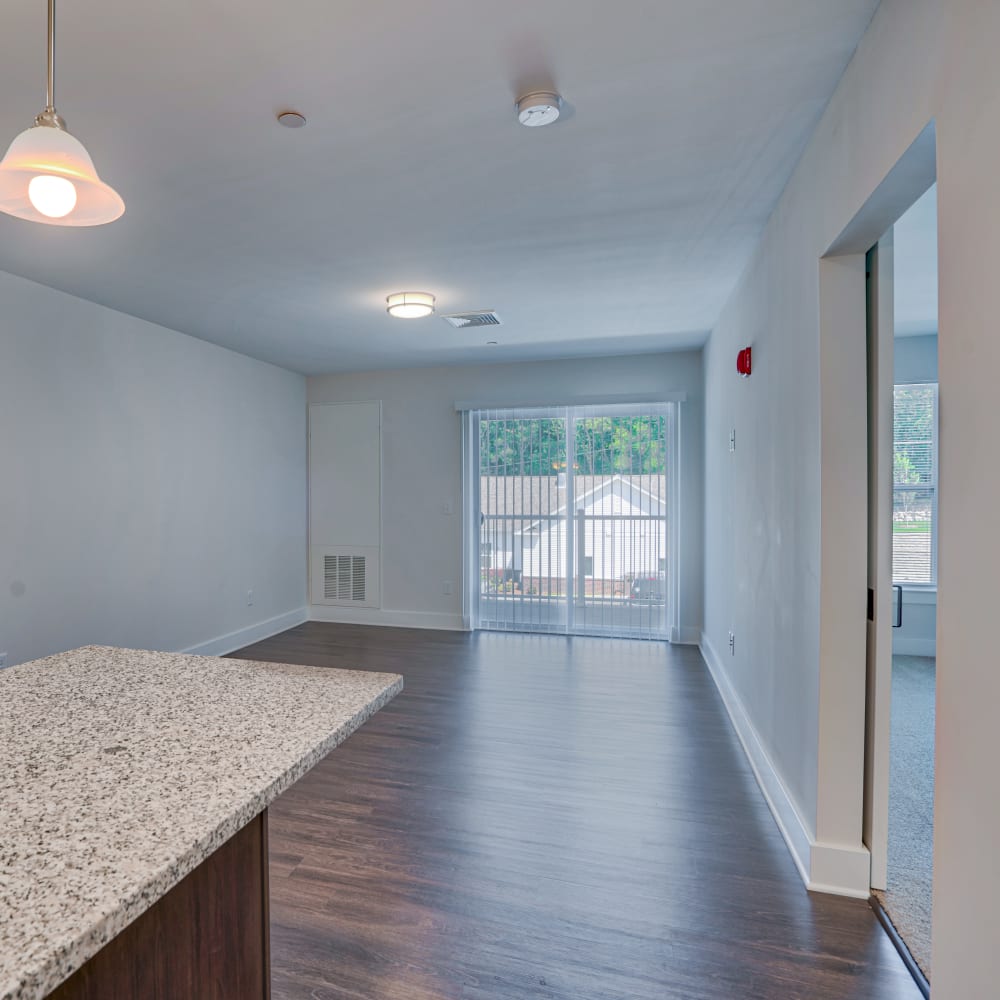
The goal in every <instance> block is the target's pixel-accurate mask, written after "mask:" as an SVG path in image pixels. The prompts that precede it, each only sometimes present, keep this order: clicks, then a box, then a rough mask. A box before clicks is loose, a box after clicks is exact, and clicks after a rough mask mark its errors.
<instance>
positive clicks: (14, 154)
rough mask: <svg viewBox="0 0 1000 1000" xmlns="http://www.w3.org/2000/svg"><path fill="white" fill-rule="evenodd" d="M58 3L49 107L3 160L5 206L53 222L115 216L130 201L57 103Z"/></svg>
mask: <svg viewBox="0 0 1000 1000" xmlns="http://www.w3.org/2000/svg"><path fill="white" fill-rule="evenodd" d="M55 37H56V4H55V0H49V31H48V76H47V78H46V84H47V86H46V91H45V110H44V111H42V113H41V114H40V115H38V116H37V117H36V118H35V124H34V125H33V126H32V127H31V128H29V129H26V130H25V131H24V132H22V133H21V134H20V135H19V136H17V138H16V139H14V141H13V142H12V143H11V144H10V148H9V149H8V150H7V155H6V156H5V157H4V158H3V160H0V212H6V213H7V214H8V215H14V216H16V217H17V218H19V219H27V220H29V221H30V222H44V223H46V224H47V225H50V226H100V225H103V224H104V223H105V222H114V221H115V219H117V218H119V217H120V216H121V214H122V213H123V212H124V211H125V202H123V201H122V199H121V196H120V195H119V194H118V192H117V191H115V189H114V188H112V187H109V186H108V185H107V184H105V183H104V181H102V180H101V178H100V177H98V176H97V170H96V169H95V168H94V163H93V160H91V158H90V155H89V154H88V153H87V150H86V149H84V146H83V143H82V142H80V140H79V139H76V138H74V137H73V136H71V135H70V134H69V132H67V131H66V123H65V122H64V121H63V120H62V118H60V116H59V114H58V113H57V112H56V106H55V49H56V43H55Z"/></svg>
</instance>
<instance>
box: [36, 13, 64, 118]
mask: <svg viewBox="0 0 1000 1000" xmlns="http://www.w3.org/2000/svg"><path fill="white" fill-rule="evenodd" d="M47 55H48V66H47V68H46V74H45V110H44V111H43V112H42V113H41V114H40V115H36V116H35V124H36V125H44V126H46V127H48V128H58V129H63V130H65V128H66V122H65V121H63V119H62V117H61V116H60V115H59V113H58V112H57V111H56V0H49V34H48V51H47Z"/></svg>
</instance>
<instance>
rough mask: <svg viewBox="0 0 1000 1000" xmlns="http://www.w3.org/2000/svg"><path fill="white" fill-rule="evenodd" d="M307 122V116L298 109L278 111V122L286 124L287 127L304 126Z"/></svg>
mask: <svg viewBox="0 0 1000 1000" xmlns="http://www.w3.org/2000/svg"><path fill="white" fill-rule="evenodd" d="M305 123H306V116H305V115H303V114H300V113H299V112H298V111H280V112H278V124H279V125H284V126H285V128H302V126H303V125H305Z"/></svg>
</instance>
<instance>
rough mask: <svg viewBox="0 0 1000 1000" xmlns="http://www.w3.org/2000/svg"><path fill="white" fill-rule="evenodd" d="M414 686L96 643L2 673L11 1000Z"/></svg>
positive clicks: (2, 888) (80, 956)
mask: <svg viewBox="0 0 1000 1000" xmlns="http://www.w3.org/2000/svg"><path fill="white" fill-rule="evenodd" d="M402 687H403V679H402V678H401V677H399V676H398V675H396V674H377V673H368V672H362V671H354V670H333V669H325V668H321V667H300V666H288V665H284V664H275V663H256V662H252V661H247V660H229V659H219V658H216V657H210V656H186V655H179V654H173V653H153V652H147V651H143V650H128V649H114V648H109V647H102V646H88V647H85V648H83V649H77V650H73V651H72V652H68V653H61V654H59V655H57V656H50V657H47V658H45V659H43V660H35V661H34V662H32V663H25V664H23V665H21V666H19V667H13V668H10V669H8V670H4V671H0V1000H35V998H39V997H44V996H45V995H46V994H48V993H49V992H51V991H52V990H53V989H54V988H55V987H56V986H57V985H58V984H59V983H60V982H62V981H63V980H64V979H66V978H67V977H68V976H69V975H70V974H72V973H73V972H74V971H76V969H78V968H79V967H80V966H81V965H83V963H84V962H86V960H87V959H88V958H90V957H91V956H92V955H94V954H95V953H96V952H97V951H99V950H100V948H101V947H102V946H103V945H104V944H105V943H106V942H107V941H109V940H110V939H111V938H113V937H114V936H115V935H116V934H118V933H119V932H120V931H121V930H122V929H123V928H124V927H126V926H127V925H128V924H129V923H131V922H132V921H133V920H134V919H135V918H136V917H138V916H139V914H141V913H142V912H143V911H144V910H146V909H148V908H149V907H150V906H151V905H152V904H153V903H154V902H156V900H157V899H159V898H160V897H161V896H163V895H164V894H165V893H166V892H167V891H168V890H169V889H170V888H172V887H173V886H174V885H176V884H177V883H178V882H179V881H180V880H181V879H182V878H183V877H184V876H185V875H187V874H188V872H190V871H191V870H192V869H194V868H196V867H197V866H198V865H199V864H200V863H201V862H202V861H203V860H204V859H205V858H206V857H208V856H209V855H210V854H211V853H213V852H214V851H215V850H216V849H217V848H218V847H219V846H221V845H222V844H223V843H224V842H225V841H226V840H228V839H229V837H231V836H232V835H233V834H234V833H235V832H236V831H237V830H239V829H240V828H241V827H242V826H244V825H245V824H246V823H248V822H249V821H250V820H251V819H253V817H254V816H256V815H257V814H258V813H259V812H261V811H262V810H263V809H265V808H266V807H267V806H268V804H269V803H271V802H272V801H273V800H274V799H275V798H277V796H278V795H280V794H281V792H282V791H284V790H285V789H286V788H288V786H289V785H291V784H293V783H294V782H295V781H296V780H297V779H298V778H300V777H301V776H302V775H303V774H305V772H306V771H308V770H309V768H311V767H312V766H313V765H314V764H315V763H317V762H318V761H319V760H321V759H322V758H323V757H324V756H325V755H326V754H327V753H328V752H329V751H330V750H332V749H333V748H334V747H335V746H337V744H339V743H341V742H342V741H343V740H345V739H346V738H347V737H348V736H349V735H350V734H351V733H352V732H353V731H354V730H355V729H357V728H358V726H360V725H361V724H362V723H363V722H364V721H365V720H366V719H368V718H369V717H370V716H371V715H373V714H374V713H375V712H376V711H378V709H380V708H381V707H382V706H383V705H384V704H386V702H388V701H389V700H390V699H391V698H393V697H394V696H395V695H396V694H398V693H399V691H401V690H402Z"/></svg>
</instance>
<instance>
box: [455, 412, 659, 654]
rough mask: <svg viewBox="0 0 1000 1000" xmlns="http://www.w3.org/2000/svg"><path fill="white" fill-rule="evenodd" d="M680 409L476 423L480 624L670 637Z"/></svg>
mask: <svg viewBox="0 0 1000 1000" xmlns="http://www.w3.org/2000/svg"><path fill="white" fill-rule="evenodd" d="M674 408H675V404H673V403H654V404H645V405H638V404H627V405H609V406H568V407H566V406H563V407H532V408H517V409H504V410H478V411H472V412H471V413H470V414H469V422H470V427H469V433H468V435H467V438H468V442H467V451H466V463H467V465H469V466H471V469H472V470H474V474H473V475H469V474H467V475H466V483H467V488H468V486H469V485H470V484H471V490H470V492H471V493H472V494H473V496H472V499H473V503H472V504H467V512H466V550H467V552H474V553H475V554H476V557H475V566H474V567H470V568H471V569H472V572H471V573H470V576H471V579H470V580H469V582H468V586H467V590H468V591H469V593H468V595H467V596H468V597H469V598H470V601H469V603H470V604H471V608H472V619H473V622H472V624H473V627H477V628H481V629H493V630H502V631H515V632H548V633H561V634H573V635H600V636H608V637H621V638H642V639H665V638H667V637H668V635H669V626H670V624H671V623H672V620H673V608H674V606H675V600H674V587H673V581H674V579H675V573H674V567H673V562H674V559H673V552H674V550H675V546H673V545H672V544H671V539H670V532H671V527H672V522H671V517H670V511H671V507H672V504H671V500H670V491H671V490H672V489H673V488H674V487H675V482H676V476H675V468H676V461H675V458H676V448H675V445H674V441H675V437H674V435H675V419H674V417H675V412H674ZM468 564H469V560H468V559H467V565H468Z"/></svg>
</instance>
